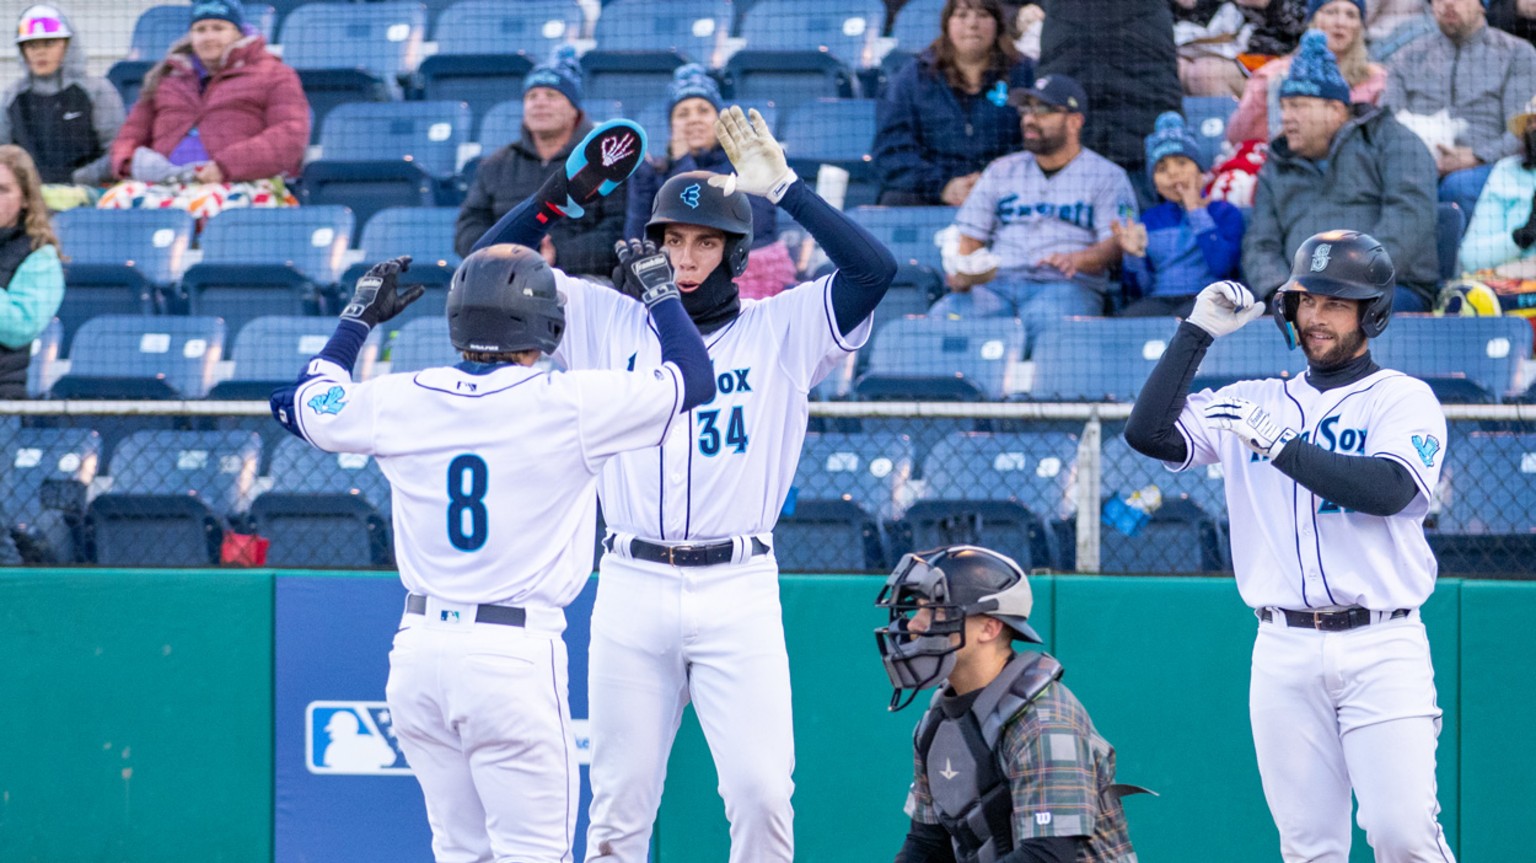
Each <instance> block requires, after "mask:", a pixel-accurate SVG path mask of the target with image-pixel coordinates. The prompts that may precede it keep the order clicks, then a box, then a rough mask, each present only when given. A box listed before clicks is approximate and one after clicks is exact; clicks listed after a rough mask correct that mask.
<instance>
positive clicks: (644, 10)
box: [592, 0, 732, 66]
mask: <svg viewBox="0 0 1536 863" xmlns="http://www.w3.org/2000/svg"><path fill="white" fill-rule="evenodd" d="M731 17H732V9H731V3H730V2H729V0H612V2H610V3H609V4H608V5H606V6H604V7H603V11H602V14H600V15H599V16H598V18H597V26H596V27H595V28H594V30H593V34H592V35H593V37H594V38H595V39H596V41H597V47H598V49H600V50H603V51H637V52H638V51H671V52H676V53H678V54H681V55H683V56H684V57H686V58H688V59H689V60H691V61H693V62H695V63H702V64H704V65H705V66H715V65H717V64H716V63H715V59H716V55H717V53H718V52H719V50H720V48H721V47H722V46H723V45H724V40H725V37H726V34H727V32H728V31H729V30H730V27H731Z"/></svg>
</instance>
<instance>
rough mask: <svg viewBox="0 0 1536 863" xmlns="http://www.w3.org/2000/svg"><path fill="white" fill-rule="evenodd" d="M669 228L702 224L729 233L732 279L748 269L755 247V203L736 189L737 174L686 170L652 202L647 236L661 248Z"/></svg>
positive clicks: (727, 243) (727, 257)
mask: <svg viewBox="0 0 1536 863" xmlns="http://www.w3.org/2000/svg"><path fill="white" fill-rule="evenodd" d="M667 225H700V226H703V227H705V228H714V229H715V230H717V231H723V232H724V233H725V261H726V263H727V264H728V265H729V266H730V268H731V272H730V277H731V278H733V279H734V278H736V277H738V276H740V275H741V274H742V273H743V272H745V271H746V269H747V252H748V251H749V250H750V249H751V247H752V204H751V202H750V201H748V200H747V193H746V192H742V191H738V190H737V189H736V175H735V174H716V173H712V172H710V171H685V172H683V173H681V174H678V175H677V176H675V177H673V178H672V179H670V180H668V181H666V182H665V183H663V184H662V186H661V190H660V191H658V192H657V193H656V198H655V200H654V201H652V203H651V220H650V221H649V222H646V223H645V234H646V236H648V237H650V238H651V239H652V240H654V241H655V242H656V245H658V246H660V245H661V240H662V235H663V234H664V233H665V231H666V226H667Z"/></svg>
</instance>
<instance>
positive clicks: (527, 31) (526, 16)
mask: <svg viewBox="0 0 1536 863" xmlns="http://www.w3.org/2000/svg"><path fill="white" fill-rule="evenodd" d="M582 17H583V16H582V11H581V6H580V5H579V4H578V3H577V2H576V0H513V2H508V0H459V2H457V3H453V4H452V5H450V6H448V7H447V8H445V9H444V10H443V11H442V13H441V14H439V15H438V17H437V21H436V23H435V24H434V25H433V29H432V39H433V41H434V42H436V43H437V55H436V56H458V55H492V54H500V55H515V54H524V55H526V56H527V57H528V58H529V59H530V60H531V61H532V62H533V63H535V64H537V63H542V62H543V61H544V59H545V58H546V57H548V56H549V55H550V52H551V51H553V50H554V49H555V48H556V47H557V46H559V45H563V44H565V43H567V42H574V41H576V40H578V39H580V38H581V35H582V33H581V29H582ZM599 44H601V43H599ZM518 89H521V88H520V87H517V86H516V85H514V87H513V92H515V91H516V90H518ZM503 98H505V96H503Z"/></svg>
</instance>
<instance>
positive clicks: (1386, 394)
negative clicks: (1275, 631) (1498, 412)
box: [1170, 369, 1446, 611]
mask: <svg viewBox="0 0 1536 863" xmlns="http://www.w3.org/2000/svg"><path fill="white" fill-rule="evenodd" d="M1219 394H1220V395H1226V396H1238V397H1240V398H1245V399H1248V400H1249V401H1252V402H1255V403H1256V404H1258V405H1259V406H1261V407H1262V408H1263V409H1264V410H1265V411H1267V412H1268V413H1269V415H1270V416H1271V417H1272V418H1274V420H1275V421H1276V422H1277V423H1279V424H1281V425H1282V426H1288V427H1290V428H1292V429H1295V430H1296V432H1297V434H1298V436H1300V437H1302V438H1303V439H1305V440H1307V441H1310V442H1311V443H1314V444H1316V445H1318V446H1320V447H1322V448H1323V449H1326V450H1330V451H1332V452H1337V453H1343V454H1346V455H1351V456H1366V457H1381V458H1388V459H1391V460H1393V461H1395V462H1397V463H1399V464H1401V465H1402V466H1403V467H1405V468H1407V469H1408V472H1409V473H1410V474H1411V475H1412V476H1413V481H1414V484H1415V485H1417V486H1418V492H1419V493H1418V494H1417V495H1416V496H1415V497H1414V499H1413V501H1412V502H1411V503H1409V504H1408V507H1407V508H1406V509H1404V510H1403V511H1402V512H1400V513H1398V514H1397V515H1393V516H1387V517H1382V516H1374V515H1367V514H1365V513H1361V512H1355V511H1353V510H1349V509H1345V508H1343V507H1340V506H1338V505H1337V504H1335V503H1333V502H1331V501H1327V500H1323V499H1322V498H1320V497H1318V496H1317V495H1315V494H1313V493H1312V492H1311V491H1309V490H1307V488H1306V487H1304V486H1302V485H1300V484H1299V483H1297V482H1296V481H1295V480H1293V479H1291V478H1290V477H1288V476H1286V475H1285V474H1283V473H1281V472H1280V471H1279V470H1277V469H1275V468H1274V467H1273V466H1272V465H1270V464H1269V463H1268V460H1267V459H1264V458H1261V457H1260V456H1258V455H1256V454H1255V453H1254V452H1252V451H1251V450H1249V449H1248V448H1247V447H1246V446H1244V445H1243V444H1242V442H1241V441H1240V440H1239V439H1238V437H1237V436H1236V435H1233V434H1227V433H1224V432H1220V431H1216V430H1214V429H1211V428H1209V427H1208V426H1206V424H1205V419H1204V416H1203V415H1202V413H1201V411H1202V410H1203V409H1204V408H1205V407H1206V406H1207V405H1209V404H1210V403H1211V402H1212V401H1213V400H1215V399H1216V398H1217V396H1218V393H1213V392H1211V391H1210V390H1208V389H1207V390H1202V391H1200V392H1198V393H1195V394H1193V395H1191V396H1190V397H1189V400H1188V401H1187V402H1186V403H1185V405H1184V411H1183V413H1181V414H1180V415H1179V420H1178V429H1179V432H1180V434H1182V435H1183V436H1184V441H1185V443H1186V444H1187V445H1188V451H1189V455H1188V456H1187V457H1186V458H1185V461H1184V463H1183V464H1182V465H1178V466H1173V465H1170V467H1174V469H1177V470H1183V469H1186V468H1190V467H1194V466H1196V465H1207V464H1212V463H1214V462H1218V461H1219V462H1221V465H1222V468H1223V471H1224V473H1225V474H1226V494H1227V512H1228V515H1229V517H1230V520H1231V525H1232V563H1233V569H1234V570H1236V573H1237V586H1238V590H1239V591H1240V592H1241V593H1242V596H1243V601H1245V602H1246V603H1248V605H1250V606H1252V607H1254V608H1259V607H1264V606H1278V607H1281V608H1295V609H1301V608H1319V607H1325V606H1335V605H1337V606H1349V605H1359V606H1362V607H1364V608H1369V609H1373V610H1377V611H1382V610H1391V609H1397V608H1418V607H1419V606H1420V605H1422V604H1423V603H1424V600H1425V599H1427V598H1428V597H1429V594H1430V591H1432V590H1433V589H1434V586H1435V576H1436V573H1437V571H1438V567H1437V564H1436V562H1435V557H1434V555H1433V554H1432V553H1431V552H1430V549H1429V543H1428V542H1427V541H1426V540H1425V539H1424V528H1423V521H1424V516H1425V514H1426V513H1427V512H1428V510H1429V501H1430V498H1431V497H1432V496H1433V494H1434V490H1435V486H1436V483H1438V482H1439V479H1440V466H1441V464H1443V463H1444V461H1445V444H1446V424H1445V412H1444V411H1442V410H1441V408H1440V403H1439V402H1438V401H1437V400H1436V399H1435V396H1434V394H1433V393H1432V392H1431V391H1430V389H1429V386H1428V385H1426V384H1425V383H1424V382H1423V381H1420V380H1417V379H1415V378H1411V377H1409V376H1407V375H1404V374H1402V373H1401V372H1396V371H1391V370H1387V369H1383V370H1381V371H1378V372H1376V373H1374V374H1371V375H1368V376H1367V377H1364V378H1362V379H1360V380H1358V381H1355V382H1354V383H1351V384H1347V385H1345V386H1342V387H1338V388H1336V389H1330V390H1327V391H1324V392H1320V391H1318V390H1317V389H1314V388H1313V387H1312V385H1311V384H1309V383H1307V381H1306V378H1305V376H1300V377H1296V378H1292V379H1290V380H1282V379H1279V378H1270V379H1266V380H1254V381H1240V382H1238V383H1235V384H1232V385H1230V386H1226V387H1223V388H1222V389H1221V390H1220V391H1219Z"/></svg>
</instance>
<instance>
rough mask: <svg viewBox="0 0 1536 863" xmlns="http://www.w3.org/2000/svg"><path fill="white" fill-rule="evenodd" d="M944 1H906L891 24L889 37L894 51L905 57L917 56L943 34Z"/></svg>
mask: <svg viewBox="0 0 1536 863" xmlns="http://www.w3.org/2000/svg"><path fill="white" fill-rule="evenodd" d="M944 3H945V0H908V2H907V3H906V4H905V5H903V6H902V7H901V8H900V9H898V10H897V11H896V20H895V21H893V22H891V36H892V37H893V38H894V39H895V40H896V49H897V50H899V51H901V52H902V53H904V54H907V55H909V56H910V55H914V54H919V53H921V52H922V50H923V49H924V48H927V47H928V46H929V45H931V44H933V40H934V39H937V38H938V37H939V35H940V33H942V32H943V26H944V21H943V14H944Z"/></svg>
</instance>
